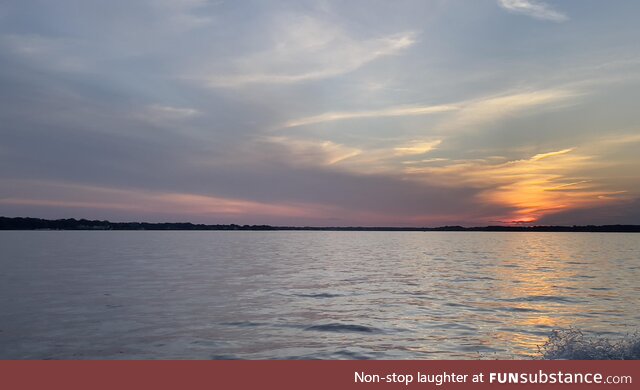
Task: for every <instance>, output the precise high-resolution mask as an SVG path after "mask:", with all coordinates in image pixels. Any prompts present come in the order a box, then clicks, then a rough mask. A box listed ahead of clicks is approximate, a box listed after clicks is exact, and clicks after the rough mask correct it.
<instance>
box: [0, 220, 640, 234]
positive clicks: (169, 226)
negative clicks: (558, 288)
mask: <svg viewBox="0 0 640 390" xmlns="http://www.w3.org/2000/svg"><path fill="white" fill-rule="evenodd" d="M0 230H331V231H481V232H628V233H632V232H633V233H640V225H603V226H594V225H587V226H575V225H574V226H483V227H463V226H440V227H385V226H376V227H364V226H348V227H334V226H330V227H316V226H270V225H236V224H231V225H204V224H193V223H190V222H163V223H149V222H109V221H90V220H86V219H79V220H78V219H73V218H70V219H56V220H47V219H40V218H20V217H17V218H8V217H0Z"/></svg>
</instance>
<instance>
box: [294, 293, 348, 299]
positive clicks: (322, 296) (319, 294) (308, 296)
mask: <svg viewBox="0 0 640 390" xmlns="http://www.w3.org/2000/svg"><path fill="white" fill-rule="evenodd" d="M295 296H297V297H302V298H337V297H341V296H342V295H340V294H331V293H317V294H295Z"/></svg>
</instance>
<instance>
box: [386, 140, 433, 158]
mask: <svg viewBox="0 0 640 390" xmlns="http://www.w3.org/2000/svg"><path fill="white" fill-rule="evenodd" d="M440 143H442V141H441V140H437V141H429V142H424V141H413V142H411V143H409V145H406V146H399V147H395V148H394V149H393V150H394V151H395V153H396V154H397V155H399V156H413V155H420V154H425V153H428V152H430V151H432V150H434V149H435V148H436V147H437V146H438V145H440Z"/></svg>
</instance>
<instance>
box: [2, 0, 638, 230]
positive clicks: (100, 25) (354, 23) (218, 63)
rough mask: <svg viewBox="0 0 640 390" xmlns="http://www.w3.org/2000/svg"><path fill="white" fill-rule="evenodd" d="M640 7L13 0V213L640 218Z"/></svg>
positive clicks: (7, 11) (6, 68) (5, 9)
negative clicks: (638, 18)
mask: <svg viewBox="0 0 640 390" xmlns="http://www.w3.org/2000/svg"><path fill="white" fill-rule="evenodd" d="M638 15H640V2H637V1H634V0H618V1H615V2H614V1H600V0H565V1H551V0H548V1H542V0H473V1H470V0H465V1H462V0H432V1H429V0H416V1H412V0H398V1H376V0H354V1H348V2H347V1H276V0H272V1H271V0H270V1H251V0H243V1H215V0H211V1H207V0H135V1H129V0H127V1H124V0H113V1H88V0H57V1H45V0H43V1H33V0H9V1H3V2H1V3H0V101H1V104H0V215H4V216H12V217H15V216H23V217H39V218H72V217H73V218H88V219H101V220H102V219H108V220H112V221H136V220H137V221H150V222H161V221H172V222H177V221H191V222H197V223H239V224H272V225H305V226H308V225H313V226H442V225H466V226H475V225H495V224H561V225H572V224H617V223H622V224H632V223H636V224H640V153H639V152H638V150H639V149H640V113H639V112H638V111H639V109H640V105H639V104H638V102H640V24H638V23H637V17H638Z"/></svg>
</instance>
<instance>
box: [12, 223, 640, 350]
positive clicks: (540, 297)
mask: <svg viewBox="0 0 640 390" xmlns="http://www.w3.org/2000/svg"><path fill="white" fill-rule="evenodd" d="M639 297H640V234H638V235H634V234H595V233H488V232H426V233H422V232H391V233H390V232H311V231H300V232H284V231H282V232H248V231H243V232H150V231H136V232H114V231H103V232H97V231H96V232H90V231H82V232H72V231H30V232H0V359H119V358H128V359H233V358H240V359H475V358H479V357H485V358H528V357H532V356H535V355H536V354H537V348H536V345H540V344H542V343H544V342H545V340H547V337H548V336H549V334H550V333H551V331H552V330H553V329H565V328H568V327H570V326H574V327H577V328H580V329H581V330H583V331H585V332H590V334H595V335H603V336H606V337H614V338H615V337H616V336H621V335H623V334H625V333H627V332H631V331H633V330H635V329H636V328H637V327H638V324H639V323H640V311H639V310H638V306H639V305H638V304H639V303H640V302H639Z"/></svg>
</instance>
